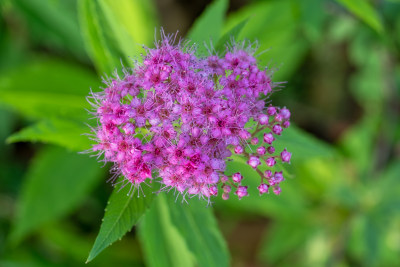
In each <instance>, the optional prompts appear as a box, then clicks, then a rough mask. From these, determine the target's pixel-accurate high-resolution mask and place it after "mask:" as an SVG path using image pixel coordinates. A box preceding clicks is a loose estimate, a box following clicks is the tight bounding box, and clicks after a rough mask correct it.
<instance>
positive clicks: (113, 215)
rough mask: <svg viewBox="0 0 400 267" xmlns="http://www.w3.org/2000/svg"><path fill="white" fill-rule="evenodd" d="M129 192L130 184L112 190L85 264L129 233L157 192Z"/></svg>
mask: <svg viewBox="0 0 400 267" xmlns="http://www.w3.org/2000/svg"><path fill="white" fill-rule="evenodd" d="M121 187H123V188H122V189H121ZM130 190H133V189H132V186H131V184H130V183H129V184H127V185H126V186H123V185H120V186H117V187H115V188H114V191H113V193H112V194H111V196H110V199H109V201H108V204H107V207H106V210H105V211H106V212H105V214H104V218H103V222H102V224H101V228H100V231H99V234H98V235H97V238H96V241H95V242H94V245H93V248H92V250H91V251H90V253H89V257H88V259H87V261H86V262H89V261H91V260H93V259H94V258H95V257H96V256H97V255H98V254H99V253H100V252H101V251H103V250H104V249H105V248H107V247H108V246H110V245H111V244H112V243H113V242H115V241H116V240H119V239H121V238H122V237H123V236H124V235H125V234H126V233H127V232H128V231H130V230H131V229H132V227H133V226H134V225H135V224H136V223H137V222H138V220H139V219H140V218H141V217H142V215H143V214H144V213H145V211H146V210H147V208H148V207H149V206H150V204H151V202H152V201H153V199H154V197H155V194H154V193H153V192H155V191H157V190H156V188H154V187H153V188H151V187H148V186H142V187H141V190H140V191H139V192H138V191H136V192H133V193H132V192H131V191H130ZM135 190H138V189H135ZM130 192H131V193H130ZM136 196H137V197H136Z"/></svg>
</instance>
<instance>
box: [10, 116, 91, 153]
mask: <svg viewBox="0 0 400 267" xmlns="http://www.w3.org/2000/svg"><path fill="white" fill-rule="evenodd" d="M89 131H90V129H89V127H87V126H85V125H84V124H83V123H77V122H74V121H68V120H61V119H53V120H43V121H40V122H38V123H36V124H33V125H30V126H28V127H25V128H23V129H22V130H20V131H19V132H16V133H13V134H12V135H11V136H9V137H8V138H7V142H8V143H15V142H28V141H29V142H43V143H48V144H55V145H60V146H63V147H66V148H68V149H71V150H74V151H83V150H86V149H88V148H90V143H91V142H90V140H89V138H88V136H85V135H83V134H84V133H88V132H89Z"/></svg>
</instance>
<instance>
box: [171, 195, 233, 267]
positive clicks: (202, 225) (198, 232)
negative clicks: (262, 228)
mask: <svg viewBox="0 0 400 267" xmlns="http://www.w3.org/2000/svg"><path fill="white" fill-rule="evenodd" d="M168 205H169V210H170V213H171V220H172V222H173V224H174V225H175V226H176V228H177V229H178V231H179V232H180V234H181V235H182V237H183V238H184V239H185V241H186V244H187V246H188V248H189V249H190V250H191V251H192V252H193V254H194V255H195V256H196V259H197V264H198V266H204V267H211V266H220V267H222V266H229V253H228V249H227V245H226V243H225V241H224V238H223V236H222V234H221V232H220V231H219V228H218V225H217V222H216V220H215V217H214V214H213V210H212V208H211V207H207V202H206V201H204V200H198V199H191V200H190V201H189V203H188V204H186V203H183V204H182V203H176V202H175V197H172V196H170V197H169V202H168Z"/></svg>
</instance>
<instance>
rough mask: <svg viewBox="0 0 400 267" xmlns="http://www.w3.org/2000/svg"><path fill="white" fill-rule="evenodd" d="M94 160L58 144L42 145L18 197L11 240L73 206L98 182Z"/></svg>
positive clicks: (99, 171)
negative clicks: (56, 145) (68, 150)
mask: <svg viewBox="0 0 400 267" xmlns="http://www.w3.org/2000/svg"><path fill="white" fill-rule="evenodd" d="M101 173H102V169H101V168H100V166H99V164H98V163H97V162H96V160H95V159H93V158H90V157H88V156H86V155H79V154H77V153H76V152H67V151H65V149H63V148H59V147H46V148H45V149H43V150H42V151H41V152H40V153H39V154H38V155H37V156H36V158H35V159H34V160H33V162H32V163H31V165H30V168H29V170H28V172H27V174H26V177H25V179H26V182H25V183H24V186H23V188H22V191H21V193H20V196H19V200H18V207H17V217H16V222H15V226H14V229H13V231H12V233H11V241H12V242H13V243H17V242H19V241H20V240H21V239H22V238H24V237H25V236H26V235H27V234H29V233H31V232H33V231H35V230H36V229H38V228H39V227H41V226H42V225H43V224H45V223H48V222H51V221H55V220H57V219H59V218H61V217H63V216H65V215H66V214H68V213H69V212H71V211H72V210H74V208H76V207H77V206H78V205H79V204H80V203H82V201H83V200H84V198H85V195H86V194H87V192H88V191H89V190H90V189H91V188H92V187H93V186H94V185H95V183H96V181H98V178H99V175H100V174H101Z"/></svg>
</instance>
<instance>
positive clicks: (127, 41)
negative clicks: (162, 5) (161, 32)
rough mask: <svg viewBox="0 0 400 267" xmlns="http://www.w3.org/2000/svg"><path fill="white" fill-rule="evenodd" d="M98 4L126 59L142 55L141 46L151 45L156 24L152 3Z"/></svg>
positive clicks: (101, 0)
mask: <svg viewBox="0 0 400 267" xmlns="http://www.w3.org/2000/svg"><path fill="white" fill-rule="evenodd" d="M98 3H99V6H100V7H101V9H102V11H103V13H104V17H105V19H106V22H105V23H107V24H108V25H109V26H110V29H111V31H112V35H113V39H114V40H116V42H117V43H118V46H119V49H120V50H121V52H122V53H123V54H124V55H125V57H126V59H128V58H129V57H132V58H135V57H137V56H139V55H140V54H141V53H143V52H144V50H143V49H142V45H151V44H152V42H153V38H154V29H156V27H157V24H158V23H157V22H156V21H157V18H156V16H155V10H154V9H155V8H154V7H153V5H152V1H147V0H139V1H130V0H120V1H113V0H98Z"/></svg>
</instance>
